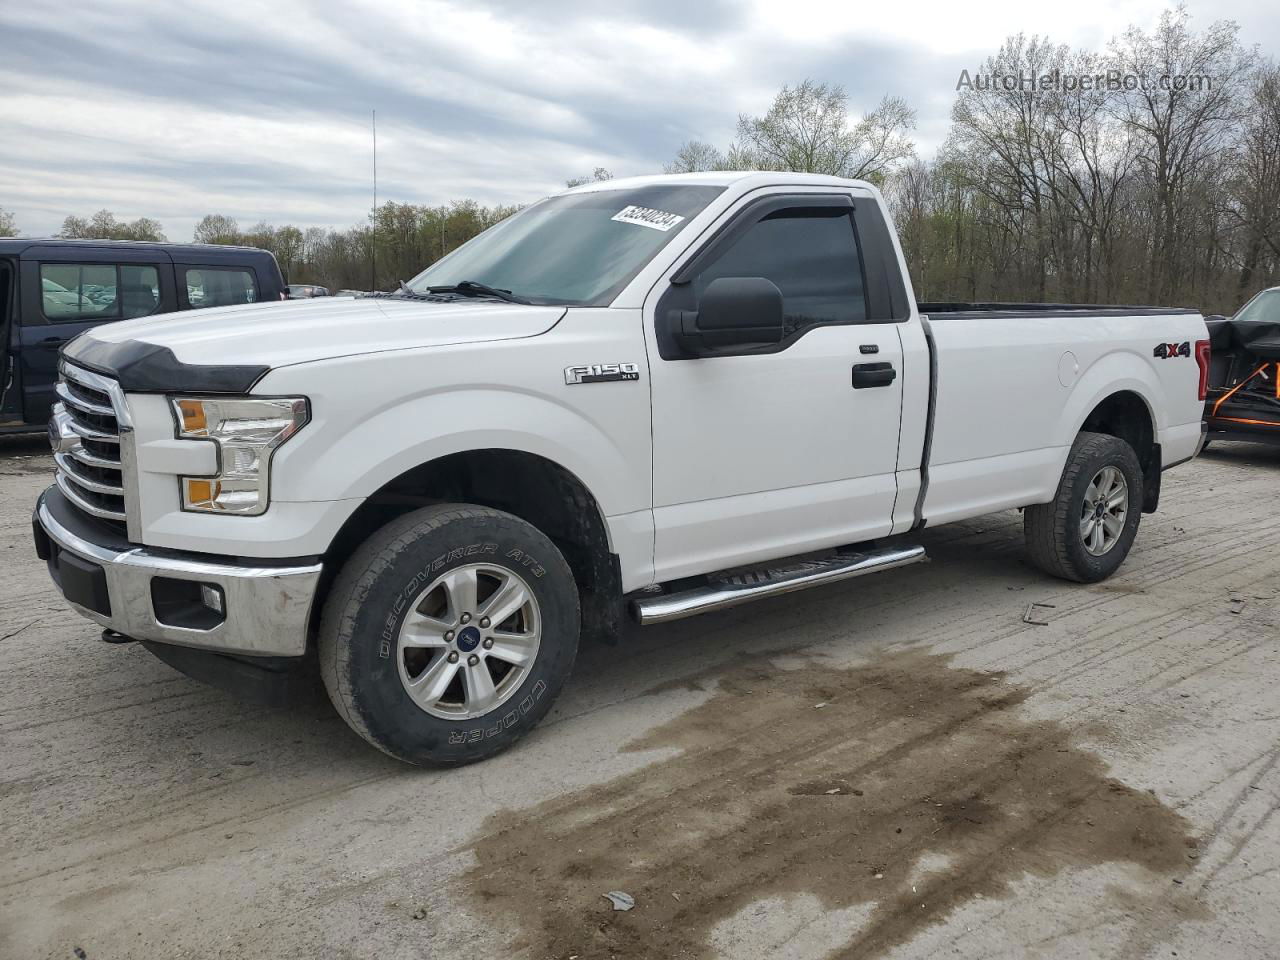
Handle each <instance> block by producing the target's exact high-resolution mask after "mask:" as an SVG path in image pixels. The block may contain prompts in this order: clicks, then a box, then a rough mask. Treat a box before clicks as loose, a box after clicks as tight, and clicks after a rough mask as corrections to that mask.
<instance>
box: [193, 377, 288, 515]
mask: <svg viewBox="0 0 1280 960" xmlns="http://www.w3.org/2000/svg"><path fill="white" fill-rule="evenodd" d="M171 403H172V404H173V415H174V419H175V420H177V423H178V436H179V437H183V438H186V439H192V440H197V439H198V440H212V441H214V442H215V443H217V445H218V465H219V472H218V474H217V475H216V476H213V477H179V478H178V483H179V484H180V485H181V487H182V509H184V510H198V511H201V512H205V513H236V514H241V515H245V516H253V515H255V514H259V513H262V512H264V511H265V510H266V509H267V505H268V503H269V502H270V500H269V492H270V476H269V473H270V467H271V455H272V453H274V452H275V449H276V447H278V446H280V444H282V443H284V442H285V441H286V440H288V439H289V438H290V437H291V436H293V435H294V434H295V433H297V432H298V431H299V430H301V429H302V428H303V427H304V426H305V425H306V423H307V420H308V419H309V417H310V413H309V411H308V408H307V401H306V400H305V399H303V398H301V397H294V398H288V399H265V398H258V397H253V398H249V397H225V398H213V397H211V398H208V399H198V398H186V397H178V398H176V399H174V400H172V401H171Z"/></svg>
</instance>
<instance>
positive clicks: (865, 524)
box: [645, 193, 902, 581]
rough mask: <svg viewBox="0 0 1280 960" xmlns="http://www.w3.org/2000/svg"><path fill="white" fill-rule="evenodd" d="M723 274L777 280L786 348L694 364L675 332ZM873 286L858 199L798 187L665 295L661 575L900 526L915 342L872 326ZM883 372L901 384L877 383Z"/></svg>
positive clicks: (760, 206)
mask: <svg viewBox="0 0 1280 960" xmlns="http://www.w3.org/2000/svg"><path fill="white" fill-rule="evenodd" d="M721 277H764V278H766V279H768V280H770V281H771V282H773V283H774V284H775V285H776V286H777V287H778V288H779V289H780V290H781V292H782V295H783V314H784V328H783V338H782V340H781V342H779V343H777V344H774V345H769V346H766V347H763V348H762V347H760V346H759V345H756V346H751V347H748V346H744V348H743V349H742V350H741V351H740V352H736V353H735V352H734V351H733V349H732V348H730V349H729V350H727V351H724V352H718V353H717V355H714V356H700V357H693V358H688V357H683V358H682V357H681V356H680V355H679V351H678V350H675V349H673V348H672V346H671V338H670V330H671V329H672V324H675V323H678V322H679V320H678V319H677V318H678V312H679V310H680V309H681V308H684V309H690V308H692V309H696V303H697V299H698V297H699V296H700V295H701V294H702V293H703V292H704V291H705V290H706V288H707V286H708V285H709V284H710V282H711V281H712V280H715V279H718V278H721ZM673 281H674V282H673ZM865 286H866V285H865V281H864V277H863V268H862V258H861V255H860V251H859V247H858V237H857V232H856V229H855V225H854V218H853V199H852V198H851V197H850V196H849V195H848V194H830V193H817V194H807V193H801V194H796V193H790V194H788V195H785V196H776V195H775V196H769V197H763V198H760V199H758V200H755V201H752V202H751V203H749V204H748V205H747V206H746V207H745V208H740V209H739V211H738V212H737V213H736V214H730V215H729V218H728V220H727V221H726V222H725V223H724V224H723V225H721V227H720V228H719V229H717V230H716V231H715V232H714V233H712V235H711V236H710V239H709V240H708V241H707V242H706V243H704V244H703V245H702V246H701V248H700V249H699V250H697V251H696V252H694V253H693V254H692V256H691V257H690V258H687V259H685V260H684V261H683V262H681V263H678V264H677V265H676V266H675V267H674V268H673V269H672V271H671V272H670V273H669V275H668V277H666V278H665V279H664V280H663V281H662V282H660V283H659V284H658V285H657V286H656V287H655V289H654V290H653V291H652V292H651V293H650V295H649V297H648V299H647V300H646V304H645V321H646V331H647V332H652V333H653V334H654V335H653V336H650V337H648V338H647V343H648V352H649V370H650V376H651V378H652V396H653V401H652V402H653V491H654V510H653V516H654V527H655V542H654V562H655V568H656V578H657V580H658V581H667V580H672V579H676V578H679V577H684V576H690V575H694V574H699V573H709V572H712V571H716V570H722V569H726V568H729V567H733V566H738V565H743V564H750V563H755V562H758V561H761V560H768V559H776V558H779V557H784V556H788V555H791V554H795V553H802V552H806V551H809V550H816V549H820V548H824V547H830V546H836V545H841V544H847V543H854V542H858V541H861V540H867V539H871V538H874V537H879V536H883V535H885V534H888V533H889V532H890V529H891V526H892V514H893V506H894V499H895V497H896V494H897V485H896V476H895V474H896V468H897V451H898V429H899V421H900V412H901V404H902V376H901V367H902V345H901V342H900V339H899V335H898V329H897V325H896V324H894V323H872V322H868V319H867V318H868V310H867V299H866V295H865ZM871 362H874V363H876V364H889V365H890V366H891V367H892V368H893V370H894V371H895V374H894V376H893V378H892V380H891V381H889V382H885V383H879V382H877V383H875V384H873V385H872V388H869V389H868V388H866V387H867V384H866V383H865V381H866V379H867V378H866V377H865V376H863V377H862V378H861V380H860V379H859V376H858V375H855V370H854V368H855V366H858V367H863V368H865V366H866V364H867V363H871ZM881 369H883V368H881ZM855 381H859V382H860V385H861V387H862V388H858V389H855V387H854V383H855Z"/></svg>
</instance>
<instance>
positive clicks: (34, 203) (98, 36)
mask: <svg viewBox="0 0 1280 960" xmlns="http://www.w3.org/2000/svg"><path fill="white" fill-rule="evenodd" d="M1223 3H1224V4H1225V5H1224V6H1223V11H1222V14H1220V15H1235V16H1237V17H1239V18H1240V19H1242V20H1246V21H1247V23H1246V26H1247V27H1248V29H1247V30H1246V36H1250V37H1251V38H1253V39H1258V40H1265V39H1267V37H1268V36H1269V37H1270V38H1271V39H1273V40H1274V38H1275V32H1276V30H1277V28H1278V24H1277V14H1276V13H1275V12H1274V11H1273V10H1272V8H1271V7H1270V6H1264V5H1263V4H1262V3H1260V2H1259V3H1257V4H1256V6H1251V5H1250V0H1223ZM1160 9H1162V6H1161V5H1160V4H1159V3H1157V2H1154V0H1116V2H1112V0H1081V2H1079V3H1076V4H1074V5H1072V6H1070V7H1064V8H1062V9H1054V8H1046V7H1043V6H1034V5H1026V4H1024V3H1022V2H1021V0H991V2H990V3H988V4H984V5H983V6H982V7H981V8H974V7H972V6H969V7H956V6H955V5H954V4H944V3H930V4H929V5H928V7H927V9H920V8H912V9H911V10H907V9H905V8H903V9H899V8H878V9H877V10H875V11H871V10H866V9H859V8H858V7H857V6H856V5H851V4H848V3H844V2H842V3H838V4H837V3H834V2H828V0H787V2H785V3H779V2H776V0H774V2H766V0H755V2H746V0H742V2H738V0H704V2H701V3H690V2H688V0H679V2H677V0H616V2H614V3H611V4H608V5H602V4H600V3H598V2H586V0H545V2H540V3H536V4H534V3H528V2H527V0H525V2H517V0H425V2H416V0H389V2H379V3H374V2H345V3H344V2H337V0H319V2H312V3H306V2H302V0H277V2H273V3H265V2H256V0H250V2H237V3H226V2H225V0H222V2H215V0H190V2H187V3H185V4H183V5H168V6H162V5H156V4H153V3H149V2H144V0H111V2H93V3H90V2H82V3H70V4H63V5H60V6H59V14H58V16H56V17H52V16H49V14H48V11H47V10H46V9H39V8H37V7H35V6H33V5H18V4H6V5H3V6H2V7H0V35H3V36H4V37H5V42H4V47H5V58H4V59H3V60H0V90H3V91H4V94H3V96H0V207H3V208H5V209H9V210H13V211H14V212H15V213H16V214H17V219H18V223H19V226H20V227H21V228H22V229H23V230H24V231H25V232H27V233H29V234H41V233H49V232H54V231H56V230H57V229H58V227H59V226H60V224H61V222H62V219H63V217H65V216H66V215H68V214H78V215H85V214H88V213H91V212H93V211H94V210H96V209H98V208H100V207H104V206H105V207H107V208H109V209H111V210H113V211H114V212H115V213H116V214H117V215H118V216H121V217H126V218H130V219H131V218H134V217H138V216H151V217H155V218H156V219H158V220H160V221H161V222H162V223H163V224H164V225H165V229H166V232H167V233H168V235H169V237H170V238H171V239H187V238H188V237H189V236H190V233H191V228H192V226H193V224H194V222H195V221H196V220H197V219H198V218H199V217H200V216H202V215H203V214H205V213H210V212H220V213H226V214H228V215H231V216H235V217H237V218H238V219H239V220H240V221H241V222H242V223H243V224H246V225H247V224H251V223H254V222H256V221H258V220H262V219H266V220H268V221H273V222H292V223H297V224H299V225H302V226H309V225H331V226H345V225H349V224H351V223H354V222H357V221H359V220H361V219H363V218H364V217H365V215H366V214H367V212H368V209H369V205H370V203H371V188H372V184H371V173H372V169H371V159H372V158H371V143H370V130H369V120H370V111H371V110H374V109H376V110H377V116H378V147H379V153H378V166H379V171H378V172H379V196H380V198H382V199H394V200H398V201H402V202H415V203H440V202H445V201H447V200H450V199H457V198H462V197H471V198H473V199H475V200H478V201H480V202H482V203H499V202H513V201H527V200H530V199H533V198H536V197H538V196H541V195H544V194H546V193H548V192H551V191H554V190H556V189H559V188H560V187H561V186H562V184H563V181H564V180H565V179H566V178H567V177H571V176H575V175H578V174H582V173H587V172H589V171H590V170H591V169H593V168H594V167H596V166H605V167H607V168H609V169H611V170H613V171H614V172H615V173H618V174H632V173H648V172H653V171H656V170H658V169H660V167H661V165H662V163H663V162H664V161H665V160H667V159H669V158H670V157H671V156H672V154H673V153H674V152H675V149H676V147H677V146H678V145H679V144H680V143H681V142H682V141H683V140H686V139H691V138H697V139H704V140H709V141H712V142H715V143H720V144H724V143H726V142H727V141H728V140H729V139H731V137H732V135H733V129H734V124H735V121H736V119H737V116H738V114H739V113H742V112H752V113H756V112H760V111H762V110H763V109H765V108H766V107H767V105H768V103H769V101H770V99H771V98H772V96H773V94H774V93H775V92H776V91H777V89H778V87H780V86H781V85H782V84H783V83H794V82H797V81H799V80H801V79H804V78H805V77H813V78H815V79H820V80H826V81H834V82H837V83H841V84H843V85H844V86H845V88H846V89H847V90H848V92H849V94H850V101H851V110H852V111H853V112H855V113H860V112H861V111H862V110H865V109H868V108H870V107H872V106H874V105H875V103H876V102H878V101H879V99H880V98H881V97H882V96H883V95H884V94H886V93H888V94H894V95H899V96H904V97H906V98H907V100H908V101H909V102H910V103H911V104H912V105H913V106H915V107H916V108H917V111H918V112H919V115H920V127H919V129H918V131H917V133H918V140H919V142H920V145H921V148H922V150H923V152H925V153H928V152H930V151H931V150H932V149H933V148H934V147H936V146H937V144H938V143H939V142H940V141H941V139H942V138H943V137H944V136H945V133H946V127H947V116H948V111H949V109H950V105H951V101H952V97H953V95H954V83H955V77H956V76H957V75H958V74H959V71H960V69H961V68H962V67H968V68H969V69H971V70H972V69H974V68H975V67H976V66H978V65H979V64H980V62H981V60H982V58H983V57H985V56H986V55H987V54H988V53H990V52H991V51H993V50H994V49H995V48H996V47H997V46H998V45H999V43H1000V42H1001V40H1002V39H1003V38H1004V36H1005V35H1006V34H1008V33H1011V32H1016V30H1018V29H1024V30H1028V31H1038V32H1044V33H1049V34H1051V35H1052V36H1054V38H1055V39H1057V40H1060V41H1062V42H1068V43H1072V44H1075V45H1080V44H1089V45H1093V46H1099V45H1101V44H1102V43H1104V42H1105V39H1106V38H1107V37H1109V36H1110V35H1111V34H1113V33H1115V32H1116V31H1117V30H1119V29H1121V28H1123V26H1124V25H1125V24H1126V23H1128V22H1139V23H1142V24H1144V25H1147V24H1149V23H1151V22H1153V21H1154V19H1155V17H1156V16H1157V15H1158V13H1159V10H1160ZM1250 18H1252V19H1250ZM1206 22H1207V18H1206ZM1268 31H1270V33H1269V34H1268Z"/></svg>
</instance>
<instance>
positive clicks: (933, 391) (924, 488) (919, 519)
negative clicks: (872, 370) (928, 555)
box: [911, 317, 938, 530]
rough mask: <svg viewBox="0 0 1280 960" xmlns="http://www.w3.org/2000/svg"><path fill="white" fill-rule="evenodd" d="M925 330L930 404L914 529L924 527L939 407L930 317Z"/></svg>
mask: <svg viewBox="0 0 1280 960" xmlns="http://www.w3.org/2000/svg"><path fill="white" fill-rule="evenodd" d="M920 327H921V329H923V330H924V342H925V345H926V346H927V347H928V348H929V406H928V408H927V409H926V411H925V416H924V449H923V450H922V451H921V452H920V490H919V491H918V492H917V493H916V509H915V521H914V522H913V523H912V524H911V529H912V530H922V529H924V525H925V523H927V522H928V521H926V520H925V518H924V498H925V495H926V494H927V493H928V492H929V458H930V457H931V456H933V418H934V414H935V413H936V411H937V407H938V347H937V344H935V343H934V342H933V328H932V327H930V326H929V318H928V317H921V318H920Z"/></svg>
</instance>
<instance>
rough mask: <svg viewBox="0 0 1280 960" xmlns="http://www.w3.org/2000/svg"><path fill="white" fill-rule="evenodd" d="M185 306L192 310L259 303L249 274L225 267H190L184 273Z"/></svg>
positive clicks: (255, 287)
mask: <svg viewBox="0 0 1280 960" xmlns="http://www.w3.org/2000/svg"><path fill="white" fill-rule="evenodd" d="M183 274H184V276H185V277H186V283H187V303H189V304H191V306H192V307H230V306H233V305H235V304H237V303H253V302H254V301H255V300H257V299H258V289H257V285H256V284H255V283H254V282H253V274H252V273H250V272H249V271H248V270H229V269H226V268H225V267H192V268H188V269H186V270H184V271H183Z"/></svg>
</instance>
